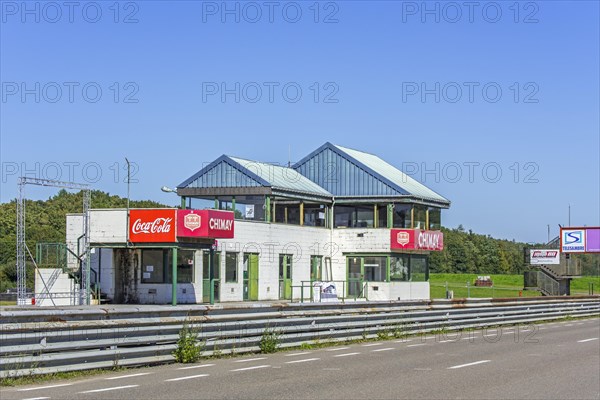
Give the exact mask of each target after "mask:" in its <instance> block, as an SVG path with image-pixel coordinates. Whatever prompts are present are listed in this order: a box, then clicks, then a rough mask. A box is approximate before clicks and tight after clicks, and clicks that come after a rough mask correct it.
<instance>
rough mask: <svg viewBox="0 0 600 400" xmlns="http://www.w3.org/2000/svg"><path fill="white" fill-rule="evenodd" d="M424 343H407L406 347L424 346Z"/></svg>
mask: <svg viewBox="0 0 600 400" xmlns="http://www.w3.org/2000/svg"><path fill="white" fill-rule="evenodd" d="M425 345H426V343H417V344H409V345H408V346H406V347H417V346H425Z"/></svg>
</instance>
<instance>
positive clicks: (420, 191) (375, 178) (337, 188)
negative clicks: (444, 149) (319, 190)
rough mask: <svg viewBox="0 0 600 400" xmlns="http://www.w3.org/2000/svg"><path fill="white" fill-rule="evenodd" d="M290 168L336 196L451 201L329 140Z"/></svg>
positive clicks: (376, 159) (380, 162)
mask: <svg viewBox="0 0 600 400" xmlns="http://www.w3.org/2000/svg"><path fill="white" fill-rule="evenodd" d="M293 168H294V169H296V170H297V171H298V172H300V173H301V174H302V175H304V176H306V177H307V178H309V179H310V180H312V181H313V182H316V183H317V184H319V185H320V186H322V187H324V188H325V189H327V190H328V191H329V192H331V193H333V194H334V195H335V196H350V197H352V196H357V197H364V196H414V197H418V198H423V199H427V200H433V201H436V202H442V203H447V204H449V203H450V202H449V201H448V200H447V199H446V198H444V197H443V196H440V195H439V194H438V193H436V192H434V191H433V190H431V189H429V188H428V187H426V186H425V185H423V184H421V183H420V182H418V181H416V180H415V179H413V178H412V177H410V176H408V175H407V174H405V173H404V172H402V171H400V170H399V169H397V168H396V167H394V166H392V165H391V164H389V163H387V162H385V161H384V160H382V159H381V158H379V157H377V156H375V155H373V154H369V153H365V152H361V151H357V150H353V149H349V148H346V147H342V146H338V145H334V144H331V143H329V142H328V143H325V144H324V145H323V146H321V147H319V148H318V149H317V150H315V151H313V152H312V153H311V154H309V155H308V156H306V157H305V158H303V159H302V160H301V161H299V162H298V163H296V164H295V165H294V167H293Z"/></svg>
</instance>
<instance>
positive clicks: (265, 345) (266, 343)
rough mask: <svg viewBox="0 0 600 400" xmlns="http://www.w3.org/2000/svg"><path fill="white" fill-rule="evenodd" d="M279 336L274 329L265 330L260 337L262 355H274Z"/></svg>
mask: <svg viewBox="0 0 600 400" xmlns="http://www.w3.org/2000/svg"><path fill="white" fill-rule="evenodd" d="M280 337H281V334H280V333H279V332H277V331H275V329H271V328H268V327H267V328H265V330H264V332H263V334H262V337H261V338H260V343H259V344H258V346H259V347H260V351H261V352H262V353H275V352H276V351H277V348H278V347H279V343H280V342H281V340H280Z"/></svg>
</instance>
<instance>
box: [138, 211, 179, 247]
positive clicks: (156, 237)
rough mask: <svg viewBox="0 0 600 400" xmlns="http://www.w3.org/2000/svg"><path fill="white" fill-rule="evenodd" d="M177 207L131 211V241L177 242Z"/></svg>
mask: <svg viewBox="0 0 600 400" xmlns="http://www.w3.org/2000/svg"><path fill="white" fill-rule="evenodd" d="M175 211H177V210H175V209H170V208H152V209H137V210H130V211H129V241H130V242H133V243H172V242H175Z"/></svg>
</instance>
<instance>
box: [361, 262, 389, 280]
mask: <svg viewBox="0 0 600 400" xmlns="http://www.w3.org/2000/svg"><path fill="white" fill-rule="evenodd" d="M364 270H365V281H367V282H385V281H386V270H387V257H365V261H364Z"/></svg>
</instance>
